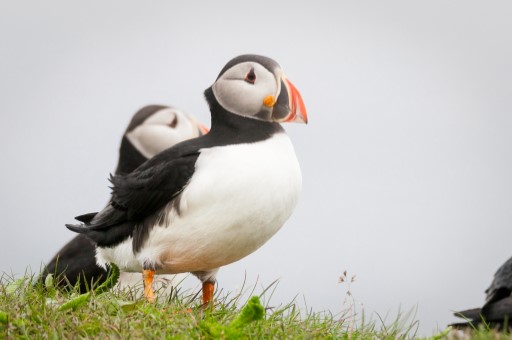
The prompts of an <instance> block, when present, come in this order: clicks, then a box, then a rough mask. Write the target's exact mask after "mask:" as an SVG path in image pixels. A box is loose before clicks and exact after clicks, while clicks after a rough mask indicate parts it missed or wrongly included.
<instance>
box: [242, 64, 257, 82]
mask: <svg viewBox="0 0 512 340" xmlns="http://www.w3.org/2000/svg"><path fill="white" fill-rule="evenodd" d="M244 80H245V81H246V82H248V83H249V84H254V82H256V73H254V67H251V69H250V70H249V72H248V73H247V74H246V75H245V79H244Z"/></svg>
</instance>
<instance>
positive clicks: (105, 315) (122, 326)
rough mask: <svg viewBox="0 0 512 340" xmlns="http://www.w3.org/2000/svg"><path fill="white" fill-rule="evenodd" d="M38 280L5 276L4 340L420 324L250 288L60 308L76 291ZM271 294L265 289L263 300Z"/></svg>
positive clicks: (344, 331) (108, 296) (379, 334)
mask: <svg viewBox="0 0 512 340" xmlns="http://www.w3.org/2000/svg"><path fill="white" fill-rule="evenodd" d="M34 282H35V280H34V279H33V278H31V277H30V276H26V277H24V278H21V279H17V280H16V279H14V278H12V277H9V276H7V275H5V274H4V275H3V276H2V277H1V278H0V338H7V337H9V338H27V339H33V338H40V337H44V338H91V337H92V338H94V337H102V338H103V337H105V336H108V337H111V338H112V337H113V338H128V337H130V338H197V339H209V338H229V339H232V338H244V339H245V338H249V339H250V338H279V339H281V338H288V339H292V338H293V339H296V338H327V339H328V338H336V339H375V338H379V339H396V338H414V333H413V332H414V327H413V326H414V325H415V324H416V323H415V322H414V323H412V324H411V325H409V326H407V325H404V324H403V323H401V321H400V318H397V319H396V320H395V321H394V322H393V323H392V324H391V325H387V326H380V327H376V324H375V323H367V324H364V322H360V323H361V324H360V325H358V326H355V327H352V326H353V325H351V323H350V322H344V321H343V318H342V317H341V318H340V317H335V316H333V315H331V314H328V313H312V312H309V313H307V314H305V315H304V314H303V313H301V312H300V311H299V307H298V306H297V305H296V304H295V303H294V302H292V303H290V304H288V305H286V306H281V307H277V308H270V307H268V302H267V303H266V304H265V305H266V308H263V307H261V305H260V304H259V302H258V301H259V300H258V301H257V298H252V299H251V300H249V301H250V302H249V303H247V298H246V297H245V296H247V294H240V295H236V296H231V295H230V294H224V295H222V296H217V297H216V304H215V307H214V308H209V309H206V310H203V309H201V308H200V307H199V299H198V298H197V297H196V295H197V294H195V295H194V294H190V293H189V292H179V291H174V292H173V293H172V294H171V295H170V296H168V297H166V298H165V299H164V298H161V299H160V300H157V302H156V303H155V304H149V303H147V302H145V301H143V300H141V299H137V298H135V297H134V294H135V293H136V292H134V291H133V290H132V291H123V292H119V291H114V292H112V291H108V292H106V293H104V294H101V295H95V294H92V295H91V298H90V299H88V300H87V301H85V302H84V303H83V304H82V305H80V306H77V307H76V308H69V309H67V310H59V306H62V305H63V304H64V303H66V302H69V301H70V300H71V299H73V298H76V296H77V294H76V292H74V291H71V292H61V291H58V290H56V289H54V288H53V285H52V284H51V282H47V284H46V286H44V285H42V284H34ZM269 288H275V286H274V287H269ZM139 289H140V288H139ZM252 294H253V292H249V295H252ZM271 295H272V294H271V290H269V289H265V290H264V291H263V292H262V293H261V294H260V298H262V299H265V297H266V296H271ZM237 306H242V307H241V308H240V307H237ZM259 308H260V309H259ZM259 311H260V312H261V313H260V312H259ZM349 328H351V329H352V328H353V329H352V331H351V332H349V331H348V329H349ZM473 334H474V335H475V336H476V337H477V338H479V339H487V338H489V339H491V338H492V339H495V338H496V337H494V335H496V334H493V333H492V332H491V331H485V330H482V331H480V332H474V333H473ZM440 337H441V336H438V337H437V338H440ZM450 337H451V338H454V337H453V336H450Z"/></svg>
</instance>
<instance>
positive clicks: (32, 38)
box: [0, 0, 512, 334]
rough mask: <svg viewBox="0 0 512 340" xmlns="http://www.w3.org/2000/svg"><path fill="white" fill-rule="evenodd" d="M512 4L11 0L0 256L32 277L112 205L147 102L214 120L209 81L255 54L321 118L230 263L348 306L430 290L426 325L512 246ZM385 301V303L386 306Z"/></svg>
mask: <svg viewBox="0 0 512 340" xmlns="http://www.w3.org/2000/svg"><path fill="white" fill-rule="evenodd" d="M511 10H512V4H511V3H510V2H508V1H487V2H485V3H484V2H478V1H472V2H468V1H462V0H459V1H440V0H438V1H422V2H419V1H414V2H412V1H377V0H375V1H357V2H356V1H338V2H334V1H333V2H327V1H314V2H310V3H309V4H306V3H300V2H299V1H286V2H285V1H280V2H277V1H255V2H252V3H250V2H241V1H208V2H207V1H204V2H192V1H190V2H184V1H183V2H172V1H150V2H147V1H146V2H142V1H126V0H123V1H120V0H116V1H99V0H94V1H87V2H78V1H63V0H62V1H53V0H52V1H35V0H33V1H2V2H1V3H0V44H1V45H0V46H1V54H0V58H1V59H0V61H1V63H0V93H1V100H0V112H1V117H0V148H1V149H0V152H1V155H2V159H3V161H2V166H1V168H0V169H1V170H0V171H1V172H0V175H1V176H0V178H1V182H0V185H1V191H0V192H1V193H0V199H1V216H2V229H1V240H0V252H1V253H0V255H1V256H0V271H7V272H11V271H12V272H14V273H17V274H21V273H23V272H24V271H25V269H26V268H27V267H28V266H30V267H31V268H32V270H38V269H39V266H40V265H41V263H42V262H45V261H47V260H48V259H50V258H51V256H52V255H53V253H54V252H55V251H56V250H57V249H58V248H59V247H60V246H61V245H63V244H64V243H65V242H66V241H67V240H69V239H70V238H71V237H72V236H73V235H72V234H71V232H69V231H67V230H66V229H65V228H64V223H69V222H72V221H73V216H75V215H77V214H81V213H85V212H89V211H96V210H98V209H100V208H101V207H102V206H103V205H104V203H105V202H106V200H107V198H108V194H109V190H108V188H107V185H108V182H107V176H108V173H109V172H110V171H113V170H114V166H115V162H116V157H117V148H118V143H119V140H120V136H121V134H122V132H123V130H124V128H125V126H126V124H127V123H128V121H129V119H130V117H131V115H132V113H134V112H135V111H136V110H137V109H138V108H140V107H141V106H143V105H146V104H150V103H164V104H173V105H176V106H178V107H180V108H182V109H184V110H186V111H188V112H189V113H192V114H195V115H196V116H197V117H198V118H199V119H200V120H201V121H203V122H205V123H206V124H207V125H208V124H209V114H208V110H207V106H206V103H205V101H204V100H203V97H202V92H203V90H204V89H205V88H206V87H208V86H209V85H210V84H211V83H212V82H213V81H214V80H215V78H216V77H217V74H218V72H219V71H220V69H221V68H222V67H223V66H224V64H225V63H226V62H227V61H228V60H229V59H230V58H232V57H234V56H236V55H238V54H242V53H248V52H250V53H259V54H264V55H267V56H270V57H272V58H274V59H276V60H277V61H278V62H279V63H281V65H282V66H283V68H284V70H285V71H286V73H287V75H288V76H289V78H290V79H291V80H292V81H293V82H294V83H295V85H296V86H297V87H298V88H299V90H300V91H301V93H302V95H303V97H304V100H305V103H306V106H307V108H308V112H309V118H310V124H309V125H308V126H303V125H287V126H286V129H287V130H288V132H289V134H290V136H291V138H292V140H293V142H294V145H295V148H296V151H297V155H298V158H299V160H300V162H301V165H302V170H303V177H304V191H303V194H302V197H301V201H300V204H299V206H298V207H297V210H296V212H295V214H294V215H293V217H292V218H291V219H290V220H289V222H288V223H287V224H286V225H285V227H284V228H283V229H282V230H281V231H280V232H279V233H278V234H277V235H276V236H275V237H274V238H273V239H272V240H271V241H269V242H268V243H267V244H266V245H265V246H264V247H263V248H261V249H260V250H258V251H257V252H256V253H254V254H252V255H251V256H249V257H247V258H245V259H243V260H242V261H240V262H238V263H236V264H233V265H230V266H228V267H226V268H224V269H222V270H221V272H220V274H219V277H218V279H219V284H220V286H221V287H222V288H224V289H226V290H235V289H237V287H239V286H240V284H241V282H242V281H243V278H244V273H245V272H247V276H248V279H247V281H248V282H249V283H254V282H256V277H258V276H259V279H260V282H261V283H262V284H263V285H266V284H269V283H270V282H272V281H273V280H275V279H280V284H279V287H278V289H277V292H276V293H275V295H274V297H273V301H274V302H275V303H276V304H277V303H279V302H288V301H290V300H291V299H292V298H293V297H294V296H295V295H297V294H299V301H302V295H303V296H304V297H305V300H306V302H307V303H308V306H310V307H312V308H313V309H314V310H330V311H331V312H332V313H334V314H336V313H339V312H340V311H341V309H342V302H343V299H344V294H345V287H344V286H343V285H340V284H339V283H338V282H337V280H338V276H339V275H340V274H341V273H342V272H343V270H344V269H347V270H348V271H349V273H351V274H357V277H358V279H357V281H356V282H355V283H354V284H353V285H352V293H353V295H354V297H355V298H356V299H357V302H358V304H359V305H361V304H362V305H363V306H364V309H365V311H366V314H367V315H368V314H371V312H373V311H376V312H378V313H379V314H381V315H385V314H386V313H387V312H390V315H394V314H395V313H396V311H397V309H398V308H399V307H401V308H402V310H408V309H411V308H413V307H414V306H417V308H418V311H417V318H418V319H419V320H420V322H421V332H422V333H423V334H431V332H432V331H434V330H435V329H436V328H438V327H439V328H444V327H445V325H446V324H447V323H448V322H450V321H453V320H454V319H453V318H452V317H451V310H456V309H460V308H465V307H474V306H477V305H480V304H481V303H482V302H483V290H484V289H485V288H486V287H487V285H488V284H489V283H490V281H491V278H492V275H493V273H494V272H495V270H496V269H497V268H498V266H499V265H501V263H503V262H504V261H505V260H506V259H507V258H508V257H509V256H510V255H512V251H511V247H510V239H511V237H512V229H511V227H510V222H511V220H512V209H511V201H512V179H511V174H512V159H511V157H512V154H511V152H510V147H511V143H512V133H511V130H512V115H511V112H510V111H511V108H512V96H511V88H512V85H511V79H512V72H511V60H512V38H511V34H512V33H511V32H512V20H510V14H511ZM374 317H375V314H374Z"/></svg>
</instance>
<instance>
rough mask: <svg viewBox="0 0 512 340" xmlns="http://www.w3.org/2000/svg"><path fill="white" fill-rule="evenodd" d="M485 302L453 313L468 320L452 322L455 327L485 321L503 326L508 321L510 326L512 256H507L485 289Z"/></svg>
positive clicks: (511, 310)
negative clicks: (480, 305)
mask: <svg viewBox="0 0 512 340" xmlns="http://www.w3.org/2000/svg"><path fill="white" fill-rule="evenodd" d="M485 293H486V298H485V301H486V302H485V304H484V305H483V307H482V308H473V309H468V310H464V311H461V312H456V313H454V315H455V316H457V317H460V318H465V319H466V320H468V321H469V322H464V323H456V324H453V326H455V327H459V328H460V327H467V326H470V325H473V326H475V325H478V324H480V323H482V322H483V321H485V322H486V323H487V324H489V325H491V326H493V327H494V326H498V327H503V326H504V325H505V324H507V323H508V327H509V329H510V328H511V327H512V326H511V323H510V321H511V320H512V257H511V258H509V259H508V260H507V261H506V262H505V263H504V264H503V265H502V266H501V267H500V268H499V269H498V270H497V271H496V273H495V274H494V279H493V281H492V282H491V285H490V286H489V288H487V289H486V290H485Z"/></svg>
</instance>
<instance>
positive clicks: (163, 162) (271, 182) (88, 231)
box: [66, 55, 307, 305]
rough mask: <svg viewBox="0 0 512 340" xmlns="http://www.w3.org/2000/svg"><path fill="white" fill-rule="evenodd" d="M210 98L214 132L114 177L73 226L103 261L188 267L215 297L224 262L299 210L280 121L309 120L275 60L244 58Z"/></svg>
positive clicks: (148, 273) (131, 267) (295, 175)
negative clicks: (105, 199) (95, 206)
mask: <svg viewBox="0 0 512 340" xmlns="http://www.w3.org/2000/svg"><path fill="white" fill-rule="evenodd" d="M205 97H206V100H207V102H208V104H209V107H210V112H211V129H210V132H209V133H207V134H206V135H204V136H201V137H199V138H195V139H192V140H188V141H185V142H182V143H179V144H177V145H175V146H173V147H171V148H169V149H167V150H165V151H163V152H161V153H159V154H158V155H156V156H155V157H153V158H152V159H150V160H149V161H147V162H145V163H144V164H142V165H141V166H140V167H139V168H137V169H136V170H135V171H133V172H131V173H130V174H127V175H115V176H111V178H110V181H111V182H112V187H111V188H112V198H111V201H110V204H109V205H108V206H107V207H106V208H105V209H103V210H102V211H100V212H99V213H97V214H87V215H84V216H81V217H79V218H78V219H79V220H81V221H82V222H84V224H81V225H69V224H68V225H66V226H67V228H69V229H70V230H72V231H74V232H77V233H81V234H84V235H86V236H87V237H89V238H90V239H91V240H92V241H93V242H95V243H96V245H97V247H98V249H97V260H98V263H99V264H102V265H106V264H108V263H109V262H112V263H115V264H116V265H117V266H119V268H120V269H121V270H122V271H132V272H142V273H143V278H144V285H145V288H144V295H145V297H146V299H147V300H148V301H150V302H152V301H154V292H153V289H152V286H151V285H152V281H153V277H154V275H155V273H156V274H167V273H169V274H174V273H182V272H191V273H192V274H194V275H195V276H197V277H198V278H199V279H200V280H201V282H202V292H203V304H204V305H206V304H208V303H210V302H211V301H212V300H213V293H214V283H215V277H216V274H217V271H218V270H219V268H220V267H222V266H225V265H227V264H230V263H232V262H235V261H238V260H240V259H241V258H243V257H245V256H247V255H249V254H250V253H252V252H254V251H255V250H256V249H258V248H259V247H261V246H262V245H263V244H264V243H265V242H266V241H268V240H269V239H270V238H271V237H272V236H273V235H274V234H275V233H276V232H277V231H278V230H279V229H280V228H281V227H282V226H283V224H284V223H285V222H286V220H287V219H288V218H289V217H290V215H291V214H292V211H293V210H294V208H295V206H296V204H297V201H298V198H299V193H300V191H301V186H302V177H301V171H300V167H299V163H298V161H297V158H296V156H295V151H294V149H293V146H292V143H291V141H290V139H289V138H288V136H287V135H286V133H285V131H284V129H283V128H282V127H281V125H280V124H279V123H281V122H299V123H307V114H306V108H305V106H304V102H303V100H302V97H301V95H300V93H299V91H298V90H297V89H296V88H295V86H294V85H293V84H292V83H291V82H290V81H289V80H288V78H287V77H286V76H285V75H284V73H283V71H282V69H281V67H280V66H279V64H277V63H276V62H275V61H274V60H272V59H270V58H267V57H264V56H259V55H241V56H238V57H236V58H234V59H232V60H231V61H229V62H228V63H227V64H226V66H224V68H223V69H222V70H221V72H220V74H219V76H218V77H217V79H216V81H215V82H214V84H213V85H212V86H211V87H209V88H208V89H206V91H205Z"/></svg>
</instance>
